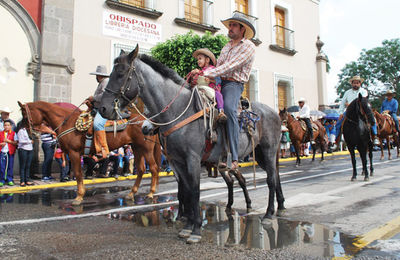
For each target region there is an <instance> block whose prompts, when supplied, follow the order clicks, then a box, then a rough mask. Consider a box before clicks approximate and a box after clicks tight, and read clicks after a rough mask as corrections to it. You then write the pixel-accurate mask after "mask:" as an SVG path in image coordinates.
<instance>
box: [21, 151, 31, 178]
mask: <svg viewBox="0 0 400 260" xmlns="http://www.w3.org/2000/svg"><path fill="white" fill-rule="evenodd" d="M18 156H19V175H20V178H21V181H20V182H28V181H31V175H30V170H31V163H32V157H33V150H24V149H18Z"/></svg>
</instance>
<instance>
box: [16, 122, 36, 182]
mask: <svg viewBox="0 0 400 260" xmlns="http://www.w3.org/2000/svg"><path fill="white" fill-rule="evenodd" d="M15 131H16V133H17V137H18V156H19V176H20V182H19V185H20V186H21V187H25V186H26V185H33V184H34V183H33V182H32V181H31V176H30V169H31V163H32V158H33V145H32V144H33V141H32V139H31V137H30V136H29V134H28V131H27V130H26V127H25V124H24V121H20V122H19V123H18V124H17V129H16V130H15Z"/></svg>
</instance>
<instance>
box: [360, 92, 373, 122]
mask: <svg viewBox="0 0 400 260" xmlns="http://www.w3.org/2000/svg"><path fill="white" fill-rule="evenodd" d="M357 103H358V104H359V108H360V109H359V113H360V115H361V116H362V117H364V118H366V119H367V120H368V122H369V123H370V124H371V125H374V124H375V117H374V113H373V112H372V108H371V105H370V104H369V102H368V99H367V98H365V97H363V96H362V95H361V93H360V94H358V98H357Z"/></svg>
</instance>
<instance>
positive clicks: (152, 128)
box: [142, 120, 160, 135]
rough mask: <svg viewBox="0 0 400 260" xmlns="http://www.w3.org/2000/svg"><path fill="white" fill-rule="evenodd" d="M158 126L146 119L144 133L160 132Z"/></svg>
mask: <svg viewBox="0 0 400 260" xmlns="http://www.w3.org/2000/svg"><path fill="white" fill-rule="evenodd" d="M159 129H160V128H158V127H155V126H154V125H153V124H152V123H151V122H150V121H149V120H144V122H143V124H142V133H143V134H144V135H155V134H158V132H159Z"/></svg>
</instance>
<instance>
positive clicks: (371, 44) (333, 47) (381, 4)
mask: <svg viewBox="0 0 400 260" xmlns="http://www.w3.org/2000/svg"><path fill="white" fill-rule="evenodd" d="M320 32H321V33H320V36H321V40H322V41H323V42H324V43H325V45H324V46H323V47H322V50H323V51H324V52H325V53H326V54H327V56H328V58H329V60H330V65H331V70H330V72H329V74H328V77H327V85H328V97H329V100H328V101H329V104H332V103H333V102H334V100H335V99H336V98H337V94H336V89H335V86H336V85H337V84H338V76H337V75H338V74H339V73H340V70H341V69H342V68H343V67H344V66H345V64H346V63H349V62H351V61H356V60H357V59H358V57H359V54H360V52H361V50H362V49H367V50H368V49H372V48H375V47H378V46H381V44H382V41H383V40H389V39H394V38H400V0H321V2H320Z"/></svg>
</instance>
